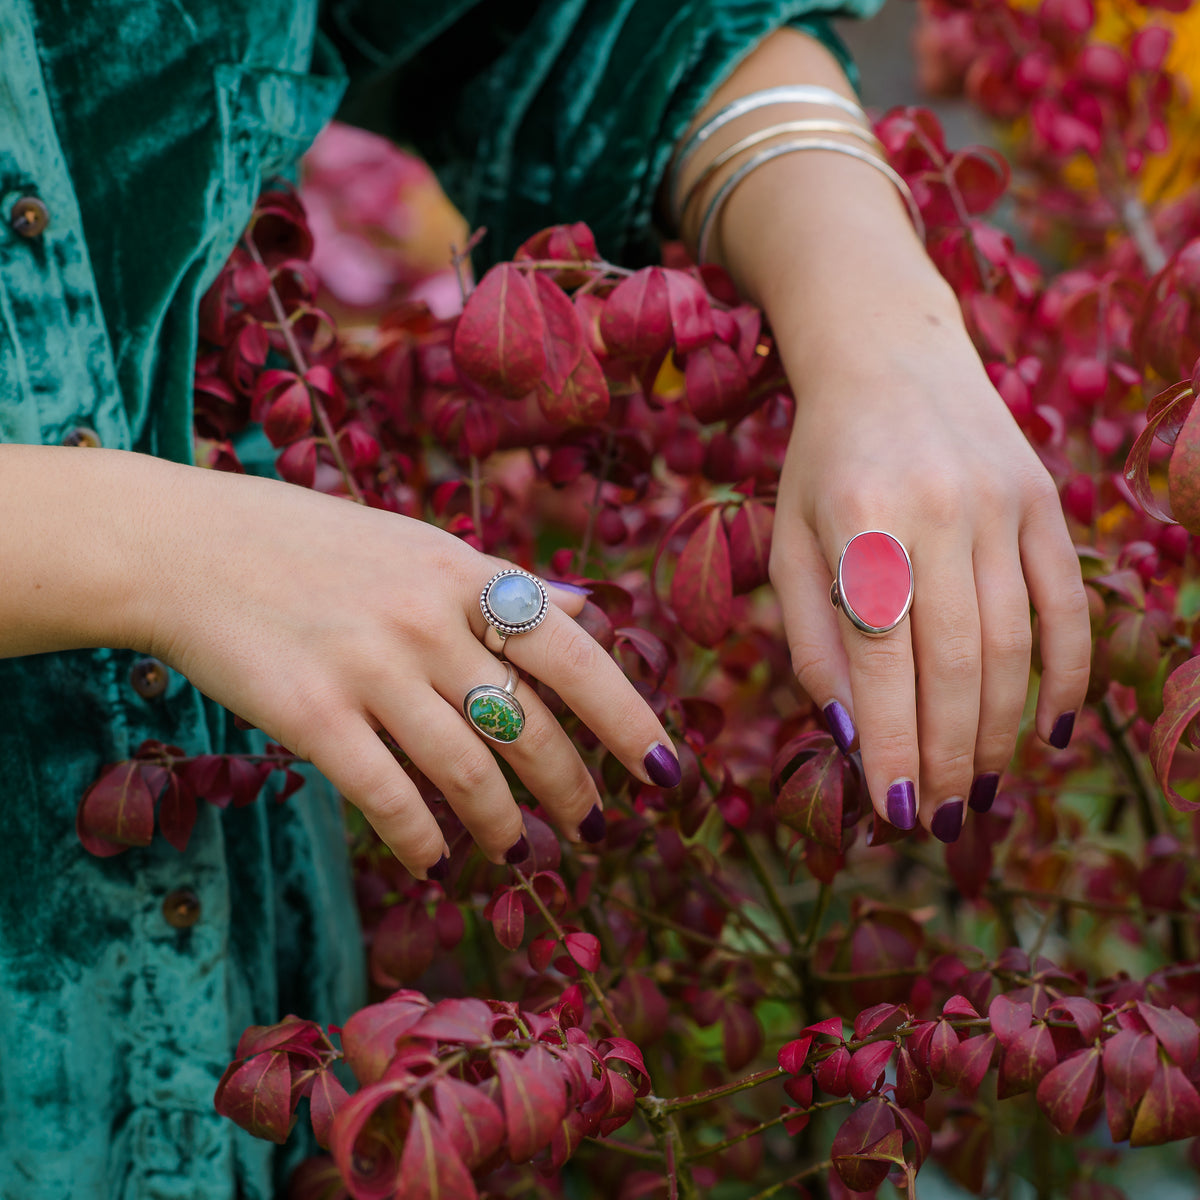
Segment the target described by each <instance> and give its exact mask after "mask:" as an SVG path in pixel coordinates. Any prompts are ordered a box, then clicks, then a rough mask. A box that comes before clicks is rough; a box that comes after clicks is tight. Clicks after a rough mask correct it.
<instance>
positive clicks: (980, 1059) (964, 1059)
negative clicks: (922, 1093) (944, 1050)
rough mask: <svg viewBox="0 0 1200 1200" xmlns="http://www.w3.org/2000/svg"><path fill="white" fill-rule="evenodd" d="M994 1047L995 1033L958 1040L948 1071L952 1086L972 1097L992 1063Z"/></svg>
mask: <svg viewBox="0 0 1200 1200" xmlns="http://www.w3.org/2000/svg"><path fill="white" fill-rule="evenodd" d="M995 1049H996V1035H995V1034H994V1033H981V1034H978V1035H977V1036H975V1037H972V1038H967V1039H966V1041H963V1042H959V1044H958V1046H957V1047H956V1048H955V1049H954V1051H953V1053H952V1054H951V1057H950V1073H951V1075H952V1077H953V1079H954V1086H955V1087H956V1088H958V1090H959V1091H960V1092H962V1094H963V1095H964V1096H967V1097H972V1096H974V1095H975V1093H976V1092H977V1091H978V1090H979V1085H980V1084H981V1083H982V1082H983V1077H984V1076H985V1075H986V1074H987V1072H988V1067H990V1066H991V1065H992V1054H993V1053H994V1052H995Z"/></svg>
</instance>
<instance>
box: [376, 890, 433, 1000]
mask: <svg viewBox="0 0 1200 1200" xmlns="http://www.w3.org/2000/svg"><path fill="white" fill-rule="evenodd" d="M436 951H437V931H436V929H435V928H434V924H433V920H432V918H431V917H430V916H429V914H428V912H426V911H425V905H424V904H420V903H414V902H413V901H401V902H400V903H399V904H396V905H393V906H392V907H391V908H389V909H388V910H387V912H386V913H384V914H383V920H382V921H380V922H379V925H378V926H377V927H376V930H375V936H374V937H373V938H372V939H371V949H370V967H371V978H372V979H373V980H374V981H375V982H376V983H378V984H380V985H381V986H382V987H386V988H398V987H400V986H401V985H403V984H405V983H411V982H412V981H413V980H415V979H416V978H417V977H418V976H420V975H423V974H424V973H425V971H427V970H428V969H429V965H430V964H431V963H432V962H433V956H434V954H435V953H436Z"/></svg>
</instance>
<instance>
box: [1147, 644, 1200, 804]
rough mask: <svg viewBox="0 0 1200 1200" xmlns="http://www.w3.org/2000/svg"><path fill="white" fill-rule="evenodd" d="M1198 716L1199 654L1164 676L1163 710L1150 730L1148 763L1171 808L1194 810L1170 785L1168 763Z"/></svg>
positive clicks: (1199, 710) (1199, 707)
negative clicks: (1165, 678) (1165, 677)
mask: <svg viewBox="0 0 1200 1200" xmlns="http://www.w3.org/2000/svg"><path fill="white" fill-rule="evenodd" d="M1198 715H1200V657H1197V658H1189V659H1188V661H1187V662H1185V663H1184V664H1183V665H1182V666H1181V667H1177V668H1176V669H1175V670H1174V671H1172V672H1171V674H1170V675H1169V676H1168V677H1167V682H1166V685H1165V687H1164V688H1163V710H1162V713H1161V715H1160V716H1159V717H1158V719H1157V720H1156V721H1155V722H1154V725H1153V727H1152V728H1151V730H1150V764H1151V766H1153V768H1154V773H1155V775H1157V776H1158V782H1159V784H1160V785H1161V786H1162V789H1163V791H1164V792H1165V793H1166V796H1167V799H1168V800H1169V801H1170V802H1171V805H1172V807H1174V808H1177V809H1179V810H1180V811H1182V812H1195V811H1196V810H1198V809H1200V803H1198V802H1196V801H1193V800H1185V799H1184V798H1183V797H1182V796H1181V795H1180V794H1179V793H1178V792H1177V791H1175V789H1174V788H1173V787H1171V764H1172V762H1173V761H1174V758H1175V750H1176V747H1178V745H1179V742H1180V739H1181V738H1182V737H1183V736H1184V734H1185V733H1186V732H1187V731H1188V729H1189V728H1190V727H1191V726H1192V723H1193V722H1194V721H1195V720H1196V717H1197V716H1198Z"/></svg>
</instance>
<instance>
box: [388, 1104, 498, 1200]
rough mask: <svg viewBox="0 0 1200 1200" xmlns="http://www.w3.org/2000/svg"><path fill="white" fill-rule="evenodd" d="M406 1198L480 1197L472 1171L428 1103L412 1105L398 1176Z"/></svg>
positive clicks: (460, 1199)
mask: <svg viewBox="0 0 1200 1200" xmlns="http://www.w3.org/2000/svg"><path fill="white" fill-rule="evenodd" d="M397 1181H398V1182H399V1183H400V1194H402V1195H403V1196H404V1200H476V1197H477V1196H478V1195H479V1193H478V1192H477V1191H476V1190H475V1184H474V1181H473V1180H472V1179H471V1172H470V1171H468V1170H467V1168H466V1165H465V1164H464V1162H463V1160H462V1159H461V1158H460V1157H459V1154H458V1151H457V1149H456V1148H455V1147H454V1145H453V1144H452V1143H451V1142H450V1141H449V1139H448V1138H447V1137H446V1133H445V1130H443V1128H442V1125H441V1122H440V1121H438V1119H437V1117H435V1116H434V1115H433V1113H432V1112H430V1110H429V1109H428V1108H426V1107H425V1105H424V1104H414V1105H413V1106H412V1119H411V1120H410V1121H409V1124H408V1136H407V1137H406V1138H405V1139H404V1153H403V1154H402V1155H401V1157H400V1171H399V1174H398V1176H397Z"/></svg>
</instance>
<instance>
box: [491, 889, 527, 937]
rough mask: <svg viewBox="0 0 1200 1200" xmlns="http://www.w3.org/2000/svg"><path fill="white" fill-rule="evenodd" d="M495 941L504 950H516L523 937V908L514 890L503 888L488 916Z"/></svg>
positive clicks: (517, 892)
mask: <svg viewBox="0 0 1200 1200" xmlns="http://www.w3.org/2000/svg"><path fill="white" fill-rule="evenodd" d="M489 916H490V919H491V922H492V928H493V929H494V930H495V931H496V940H497V941H498V942H499V943H500V945H502V946H503V947H504V948H505V950H516V949H518V948H519V947H520V945H521V942H522V940H523V939H524V937H525V907H524V905H523V903H522V902H521V893H520V891H519V890H518V889H516V888H505V889H504V890H503V891H502V892H501V893H500V894H499V895H498V896H497V897H496V898H495V902H494V903H493V905H492V911H491V913H490V914H489Z"/></svg>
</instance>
